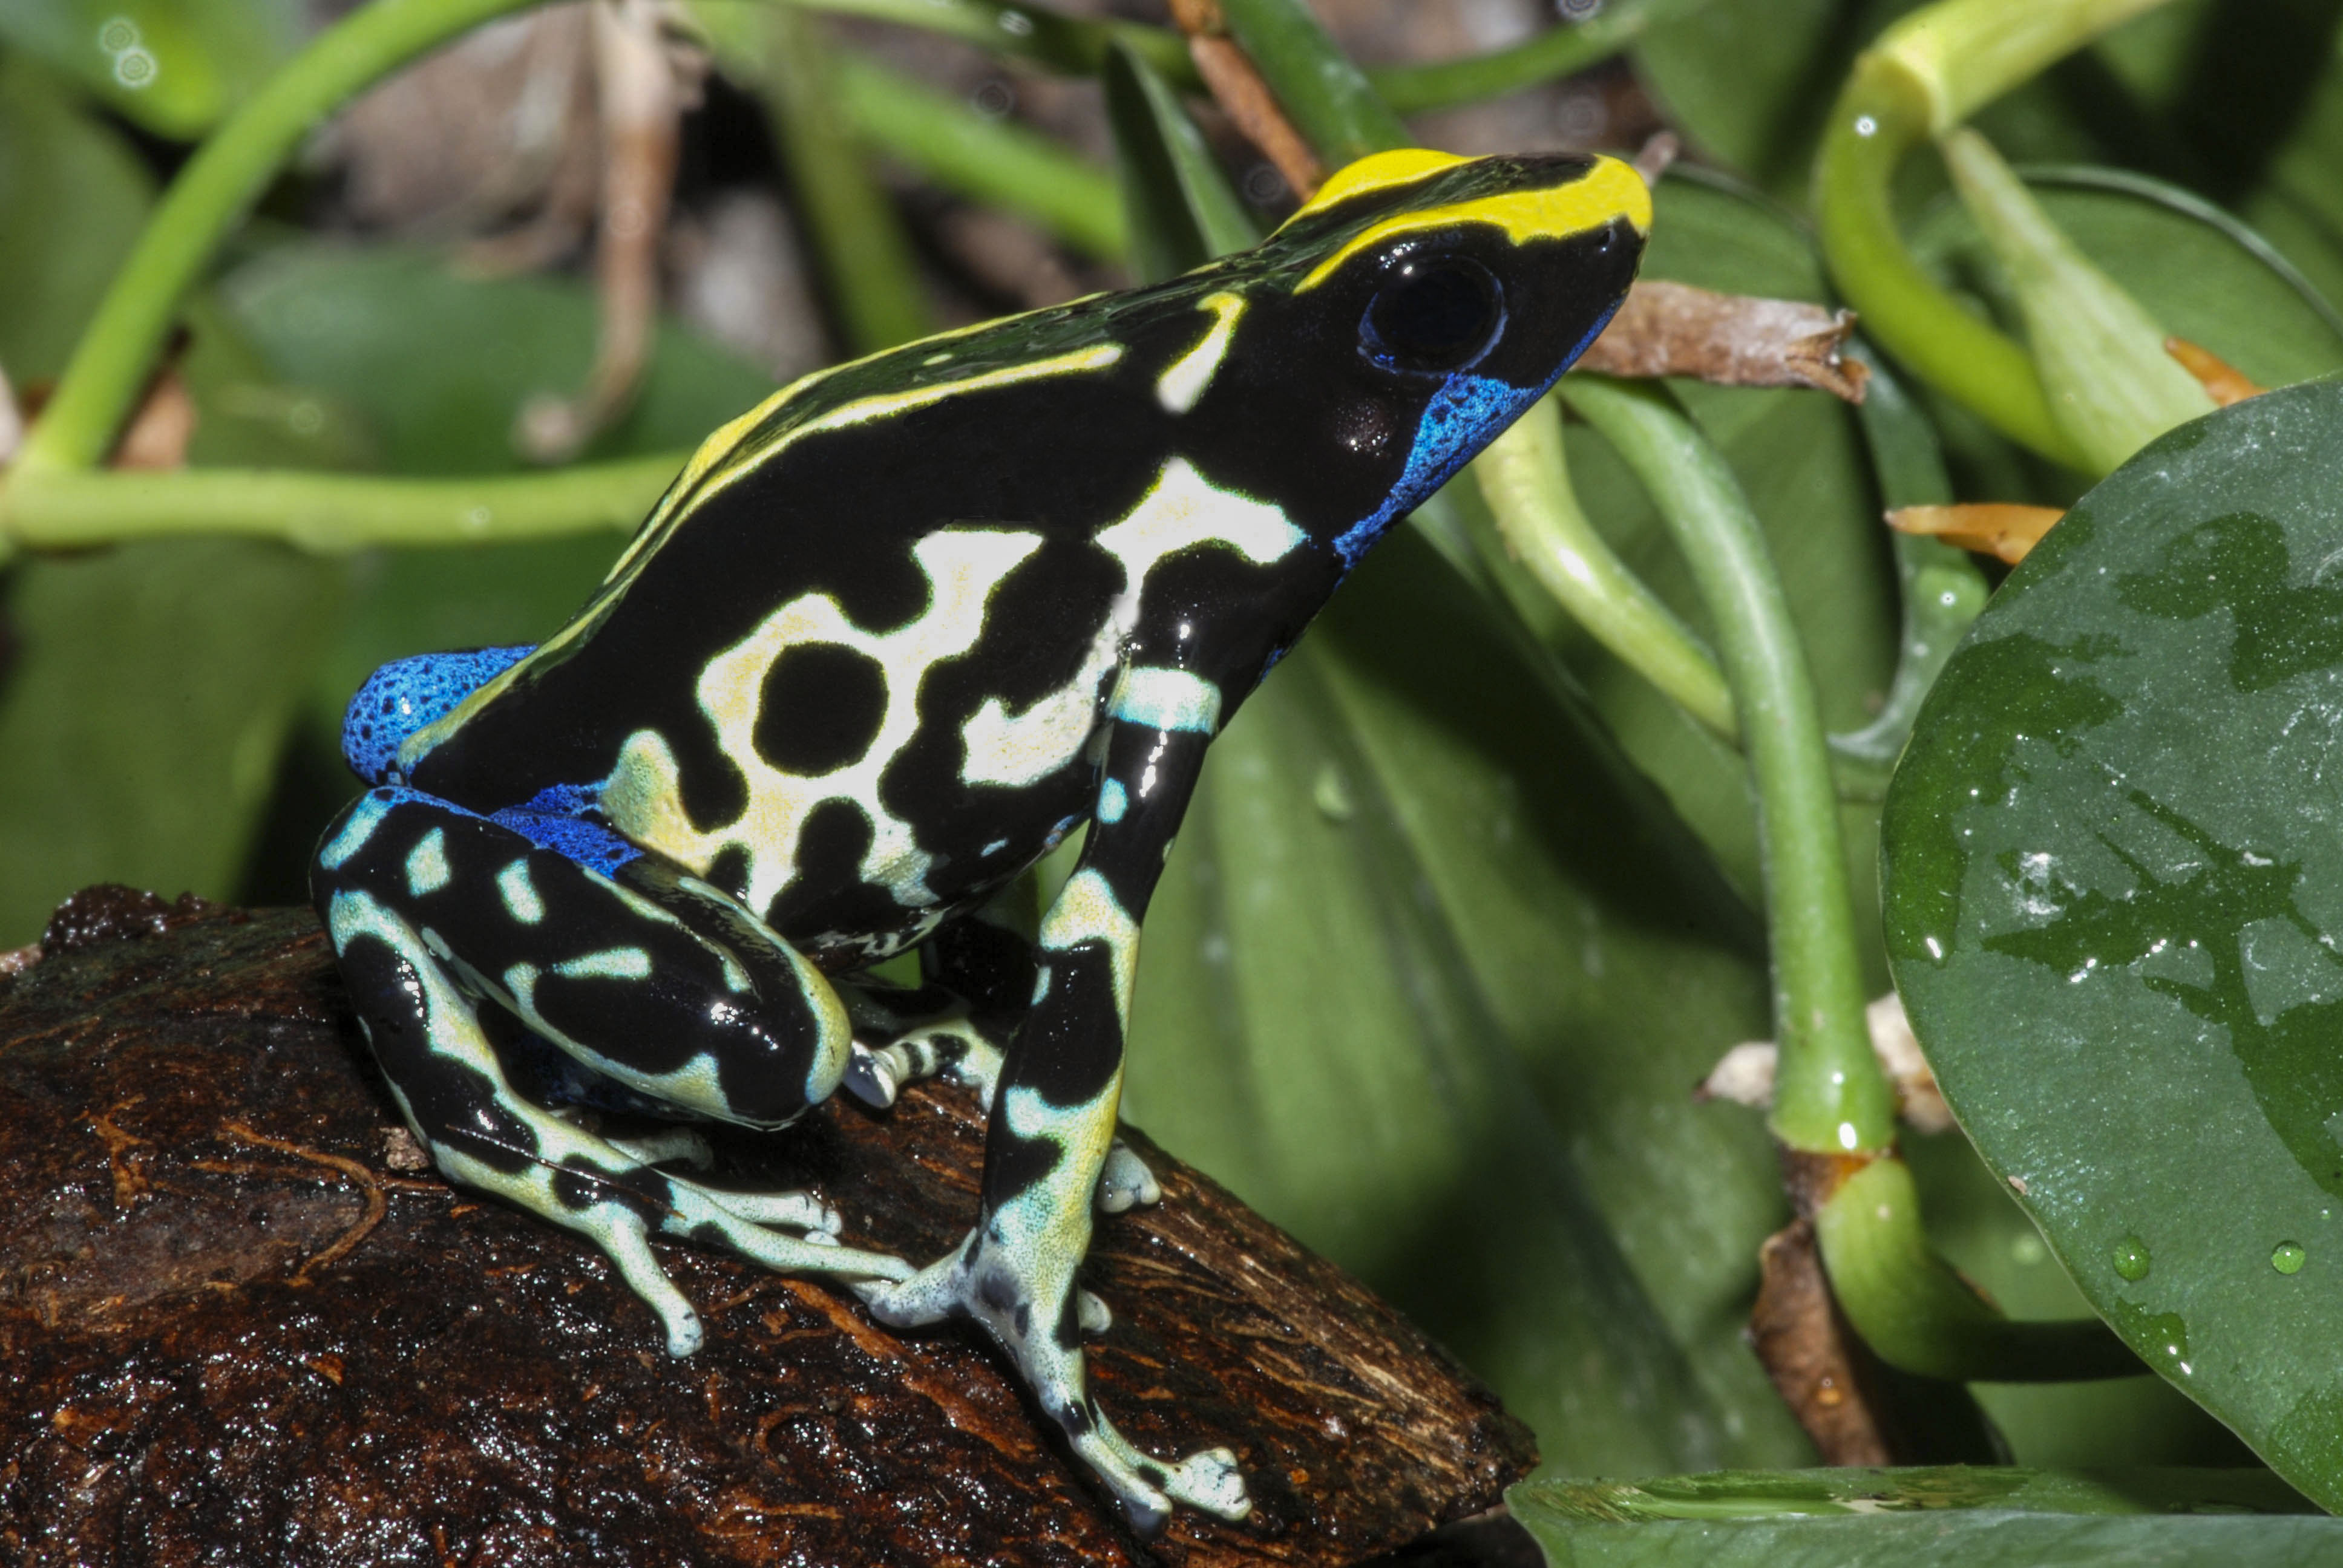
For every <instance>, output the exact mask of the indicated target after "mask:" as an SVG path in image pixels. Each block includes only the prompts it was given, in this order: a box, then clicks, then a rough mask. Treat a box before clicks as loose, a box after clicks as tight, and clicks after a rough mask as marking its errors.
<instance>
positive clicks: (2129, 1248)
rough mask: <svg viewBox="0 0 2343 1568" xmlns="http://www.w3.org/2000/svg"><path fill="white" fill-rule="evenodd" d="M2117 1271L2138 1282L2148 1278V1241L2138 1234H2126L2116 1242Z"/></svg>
mask: <svg viewBox="0 0 2343 1568" xmlns="http://www.w3.org/2000/svg"><path fill="white" fill-rule="evenodd" d="M2115 1265H2116V1272H2117V1273H2118V1274H2121V1275H2122V1276H2123V1277H2124V1278H2125V1279H2127V1280H2129V1281H2131V1282H2133V1283H2134V1284H2137V1283H2138V1282H2140V1281H2142V1280H2145V1279H2146V1278H2147V1268H2148V1257H2147V1242H2145V1241H2141V1240H2140V1239H2139V1238H2138V1237H2137V1236H2126V1237H2125V1238H2124V1239H2123V1240H2122V1241H2117V1243H2116V1251H2115Z"/></svg>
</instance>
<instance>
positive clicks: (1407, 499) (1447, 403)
mask: <svg viewBox="0 0 2343 1568" xmlns="http://www.w3.org/2000/svg"><path fill="white" fill-rule="evenodd" d="M1618 308H1619V307H1617V306H1615V305H1614V306H1613V307H1611V308H1610V309H1609V310H1606V311H1604V313H1603V314H1602V315H1601V316H1600V317H1597V318H1596V319H1595V322H1594V325H1593V326H1592V327H1588V328H1587V329H1586V336H1585V337H1581V338H1580V339H1579V340H1578V345H1577V347H1574V348H1573V349H1572V350H1571V351H1570V357H1568V358H1566V359H1564V361H1563V362H1562V363H1561V365H1559V366H1558V367H1555V369H1554V375H1553V376H1552V377H1548V378H1547V380H1546V381H1545V383H1544V385H1543V386H1539V387H1516V386H1514V385H1513V383H1512V382H1510V381H1503V380H1499V379H1498V378H1497V377H1493V376H1475V375H1473V373H1472V372H1471V371H1469V370H1459V371H1456V372H1455V373H1453V375H1451V376H1450V377H1448V378H1447V379H1446V380H1445V381H1443V382H1442V383H1441V385H1440V390H1439V391H1437V392H1434V393H1433V395H1432V401H1431V402H1430V403H1428V404H1426V405H1425V407H1424V410H1423V419H1422V420H1421V421H1420V422H1418V424H1417V425H1416V427H1415V445H1414V446H1413V447H1411V448H1410V449H1409V451H1408V454H1407V468H1406V471H1405V472H1403V474H1401V475H1400V480H1399V483H1398V484H1397V485H1396V486H1394V487H1393V489H1392V493H1391V494H1390V495H1388V496H1385V497H1384V498H1383V505H1382V506H1380V507H1377V508H1375V509H1374V511H1373V513H1372V514H1371V515H1369V516H1367V517H1364V518H1360V519H1359V520H1358V521H1357V522H1355V523H1353V524H1352V525H1351V527H1350V528H1348V529H1347V530H1345V531H1344V532H1343V533H1342V536H1341V537H1340V538H1337V539H1335V541H1334V552H1335V553H1336V554H1337V555H1339V556H1341V557H1342V569H1343V570H1344V571H1346V572H1347V571H1349V570H1350V569H1351V568H1353V567H1355V566H1357V565H1358V564H1359V558H1360V557H1361V556H1363V555H1365V554H1366V553H1367V549H1368V547H1370V546H1372V545H1373V543H1374V542H1375V541H1376V540H1377V539H1379V538H1383V533H1384V530H1386V529H1388V528H1390V527H1391V526H1392V524H1393V523H1394V522H1396V521H1398V520H1399V519H1400V518H1403V517H1405V516H1406V515H1407V514H1408V513H1409V512H1410V511H1411V510H1413V508H1415V507H1417V506H1419V505H1421V504H1422V503H1423V498H1425V497H1427V496H1429V495H1431V494H1432V492H1433V491H1434V490H1436V489H1438V488H1440V487H1441V486H1443V485H1444V484H1446V483H1447V482H1448V481H1449V479H1450V477H1452V476H1453V475H1454V474H1455V472H1456V470H1457V469H1459V468H1461V467H1463V466H1464V465H1465V464H1466V463H1467V462H1469V461H1471V460H1472V459H1473V457H1475V456H1476V455H1478V454H1479V452H1480V450H1481V448H1482V447H1485V446H1487V445H1488V444H1489V443H1490V442H1491V441H1493V440H1495V439H1496V438H1497V436H1498V434H1499V433H1500V432H1501V431H1503V429H1504V427H1506V426H1508V425H1510V424H1512V423H1513V421H1514V420H1516V419H1518V418H1520V417H1522V415H1523V414H1524V413H1525V412H1527V411H1528V409H1529V406H1530V405H1531V404H1533V403H1534V402H1536V401H1537V400H1538V399H1539V398H1541V397H1544V396H1545V395H1546V394H1547V393H1548V392H1549V391H1551V390H1553V387H1554V382H1556V381H1559V380H1561V379H1562V373H1563V372H1564V370H1567V369H1569V368H1570V367H1571V366H1572V364H1573V363H1574V362H1575V361H1576V360H1577V358H1578V357H1579V356H1580V355H1582V354H1584V353H1585V352H1586V347H1587V345H1588V344H1590V343H1593V342H1594V340H1595V339H1596V338H1597V337H1601V336H1602V335H1603V329H1604V327H1608V326H1610V325H1611V317H1612V316H1613V315H1614V314H1615V313H1616V312H1617V310H1618ZM1264 673H1266V672H1264Z"/></svg>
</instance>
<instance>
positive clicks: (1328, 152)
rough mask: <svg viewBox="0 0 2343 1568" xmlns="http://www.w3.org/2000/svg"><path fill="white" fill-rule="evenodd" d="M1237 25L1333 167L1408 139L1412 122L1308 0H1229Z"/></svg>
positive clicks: (1225, 1)
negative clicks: (1370, 81) (1405, 121)
mask: <svg viewBox="0 0 2343 1568" xmlns="http://www.w3.org/2000/svg"><path fill="white" fill-rule="evenodd" d="M1221 11H1222V15H1224V16H1226V17H1227V18H1228V24H1229V33H1230V35H1232V36H1233V37H1234V38H1235V39H1236V41H1237V42H1238V43H1239V44H1241V45H1243V47H1244V52H1245V53H1246V55H1249V56H1251V57H1252V63H1253V65H1256V66H1257V67H1259V69H1260V71H1261V74H1262V78H1263V79H1264V80H1266V81H1267V82H1268V83H1269V86H1270V90H1271V91H1272V92H1273V93H1275V94H1276V95H1277V102H1278V106H1279V107H1280V108H1282V109H1283V110H1284V111H1285V113H1286V116H1287V117H1288V118H1290V119H1292V122H1293V126H1294V128H1295V129H1296V130H1298V131H1300V132H1301V133H1302V135H1303V136H1306V137H1308V138H1309V141H1310V145H1311V146H1313V147H1315V148H1316V149H1317V150H1318V156H1320V157H1322V158H1323V159H1325V160H1326V162H1327V164H1328V165H1329V166H1332V167H1340V166H1342V165H1343V164H1347V163H1349V162H1350V161H1351V160H1352V159H1353V158H1363V157H1365V156H1367V155H1368V154H1369V153H1379V152H1382V151H1383V150H1385V149H1386V148H1390V147H1403V146H1407V145H1408V136H1407V127H1406V126H1403V125H1402V124H1400V119H1399V116H1397V115H1394V114H1393V113H1392V112H1391V107H1390V106H1389V105H1387V104H1385V103H1384V102H1383V100H1382V99H1381V98H1379V97H1377V96H1375V90H1374V88H1373V87H1371V86H1369V85H1367V78H1366V75H1365V74H1364V73H1363V72H1362V71H1361V70H1360V69H1359V67H1358V66H1356V65H1353V64H1352V63H1351V59H1350V57H1349V56H1348V55H1344V54H1343V53H1342V50H1341V49H1339V48H1337V47H1336V46H1335V45H1334V41H1333V40H1332V38H1329V37H1328V36H1327V35H1326V30H1325V28H1324V27H1323V26H1322V25H1320V24H1319V22H1318V19H1317V18H1316V17H1315V16H1312V15H1311V14H1310V7H1309V6H1307V5H1303V4H1302V0H1222V3H1221Z"/></svg>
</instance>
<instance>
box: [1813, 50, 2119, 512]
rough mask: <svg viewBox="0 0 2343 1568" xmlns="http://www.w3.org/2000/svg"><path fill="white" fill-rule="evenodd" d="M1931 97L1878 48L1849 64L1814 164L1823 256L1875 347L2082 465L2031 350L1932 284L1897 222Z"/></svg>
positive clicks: (2044, 451) (2030, 442) (2045, 451)
mask: <svg viewBox="0 0 2343 1568" xmlns="http://www.w3.org/2000/svg"><path fill="white" fill-rule="evenodd" d="M1933 102H1934V100H1933V98H1932V96H1931V95H1930V94H1929V93H1928V92H1927V90H1926V87H1925V86H1924V85H1922V84H1921V83H1919V82H1917V81H1916V80H1915V79H1914V78H1913V77H1912V76H1911V75H1910V74H1909V73H1908V72H1907V71H1906V69H1905V68H1904V66H1903V65H1901V64H1900V63H1898V62H1897V61H1896V60H1893V59H1891V58H1888V57H1886V56H1884V55H1879V54H1877V53H1876V52H1874V53H1872V54H1867V55H1864V56H1863V57H1862V58H1861V59H1860V60H1857V61H1856V62H1855V73H1854V75H1852V76H1850V77H1849V78H1848V80H1847V85H1846V88H1845V91H1844V92H1843V93H1841V94H1840V95H1839V100H1838V105H1837V106H1836V107H1835V109H1833V110H1832V111H1831V122H1830V125H1829V126H1828V128H1827V129H1826V130H1825V132H1824V135H1823V146H1822V154H1821V156H1820V158H1819V160H1818V161H1817V162H1816V164H1815V226H1816V231H1817V237H1818V238H1819V239H1820V241H1821V243H1822V252H1823V260H1824V262H1825V264H1826V265H1827V266H1829V267H1830V273H1831V279H1832V281H1833V282H1834V283H1835V284H1836V285H1837V286H1838V290H1839V292H1840V293H1841V294H1842V295H1844V296H1845V298H1846V302H1847V303H1848V304H1849V305H1851V306H1853V307H1855V311H1856V312H1857V313H1858V314H1859V315H1860V316H1861V317H1863V329H1864V331H1865V333H1866V334H1868V335H1869V336H1870V337H1872V339H1873V340H1874V341H1875V342H1876V343H1878V344H1879V346H1880V347H1883V348H1885V349H1886V350H1887V351H1888V352H1889V353H1890V354H1892V355H1894V356H1895V357H1896V358H1897V359H1898V360H1900V361H1901V362H1902V363H1903V364H1904V365H1905V366H1906V367H1909V368H1910V369H1911V370H1912V371H1913V372H1914V373H1915V374H1916V375H1917V376H1919V377H1921V378H1922V379H1923V380H1926V382H1928V383H1929V384H1930V385H1931V386H1933V387H1936V388H1937V389H1938V390H1939V391H1942V392H1944V393H1945V394H1946V396H1948V397H1952V398H1953V399H1954V400H1955V401H1956V402H1958V403H1960V404H1962V405H1964V406H1965V407H1968V408H1969V409H1971V410H1972V411H1973V412H1975V413H1976V415H1977V416H1978V417H1980V418H1982V419H1984V420H1985V422H1986V424H1988V425H1990V426H1992V427H1994V428H1995V429H1996V430H1998V431H1999V432H2001V434H2003V435H2004V436H2006V437H2009V438H2010V439H2011V440H2013V441H2016V443H2017V444H2018V445H2020V446H2022V447H2028V448H2030V449H2032V450H2034V451H2036V452H2038V453H2040V454H2041V455H2042V456H2043V457H2048V458H2050V459H2051V460H2052V461H2054V462H2059V463H2064V464H2066V466H2068V467H2076V468H2080V467H2087V459H2086V458H2085V457H2084V456H2083V455H2082V453H2081V452H2080V451H2078V450H2077V449H2076V447H2075V445H2074V443H2073V442H2072V440H2070V439H2069V438H2068V437H2067V435H2066V431H2065V430H2064V429H2062V428H2060V427H2059V425H2058V422H2057V420H2056V418H2055V417H2052V415H2051V412H2050V402H2049V399H2048V397H2046V395H2045V394H2044V392H2043V390H2042V378H2041V377H2039V376H2038V375H2036V372H2035V369H2034V361H2033V359H2032V357H2030V356H2028V355H2027V353H2026V350H2025V349H2024V348H2023V347H2020V346H2019V345H2018V343H2017V341H2016V339H2015V338H2013V337H2010V336H2009V335H2008V334H2007V333H2006V332H2003V331H2002V330H2001V329H2000V328H1998V327H1993V326H1991V325H1989V324H1987V323H1986V322H1985V321H1982V320H1980V319H1979V318H1978V317H1976V316H1975V315H1972V314H1971V313H1970V312H1969V311H1968V310H1967V309H1966V308H1965V307H1963V306H1962V305H1961V303H1960V302H1959V301H1958V300H1956V299H1955V298H1954V297H1952V296H1951V295H1950V294H1948V293H1946V291H1945V290H1944V289H1942V288H1940V287H1938V286H1937V285H1936V281H1935V280H1934V279H1933V278H1931V277H1929V276H1928V275H1927V274H1926V272H1924V271H1922V270H1921V267H1920V264H1919V262H1918V261H1917V260H1916V259H1915V258H1914V256H1912V253H1911V252H1910V251H1909V250H1908V249H1906V246H1905V244H1904V236H1903V235H1902V234H1901V233H1899V232H1898V231H1897V229H1896V210H1895V202H1894V198H1893V196H1892V191H1891V187H1892V184H1893V180H1894V176H1895V174H1896V165H1898V164H1899V163H1901V162H1903V159H1904V155H1905V154H1906V153H1907V152H1909V151H1910V150H1911V149H1912V148H1913V147H1915V146H1918V145H1919V144H1920V143H1921V142H1922V141H1923V140H1925V139H1926V136H1927V135H1928V131H1929V124H1930V114H1931V109H1932V105H1933Z"/></svg>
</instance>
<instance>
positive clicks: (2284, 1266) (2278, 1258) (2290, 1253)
mask: <svg viewBox="0 0 2343 1568" xmlns="http://www.w3.org/2000/svg"><path fill="white" fill-rule="evenodd" d="M2309 1258H2310V1254H2309V1253H2308V1252H2306V1251H2303V1250H2302V1247H2301V1245H2300V1244H2299V1243H2298V1242H2294V1241H2280V1242H2279V1243H2278V1250H2277V1251H2274V1252H2272V1253H2271V1254H2270V1267H2271V1268H2273V1269H2276V1270H2277V1271H2278V1272H2279V1273H2281V1274H2297V1273H2300V1272H2301V1271H2302V1265H2303V1264H2304V1263H2305V1262H2308V1261H2309Z"/></svg>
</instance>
